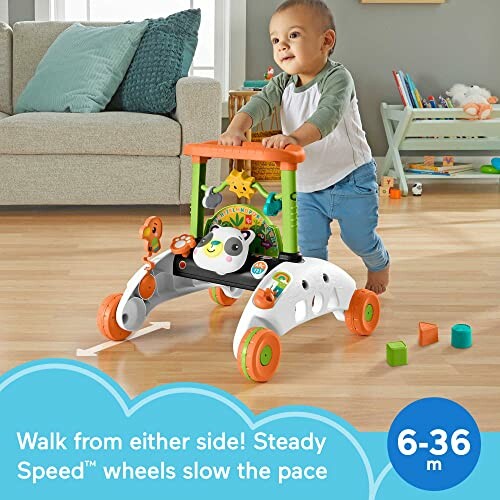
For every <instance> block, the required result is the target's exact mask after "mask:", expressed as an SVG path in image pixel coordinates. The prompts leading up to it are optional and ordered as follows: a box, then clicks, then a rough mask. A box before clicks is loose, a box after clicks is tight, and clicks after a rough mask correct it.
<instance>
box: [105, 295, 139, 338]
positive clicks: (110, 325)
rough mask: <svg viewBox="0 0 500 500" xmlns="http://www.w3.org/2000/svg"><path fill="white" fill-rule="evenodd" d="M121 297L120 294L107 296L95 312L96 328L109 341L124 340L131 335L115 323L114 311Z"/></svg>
mask: <svg viewBox="0 0 500 500" xmlns="http://www.w3.org/2000/svg"><path fill="white" fill-rule="evenodd" d="M122 295H123V294H121V293H114V294H113V295H108V296H107V297H106V298H105V299H104V300H103V301H102V304H101V306H100V307H99V310H98V311H97V328H99V331H100V332H101V333H102V334H103V335H104V336H105V337H107V338H108V339H110V340H125V339H126V338H127V337H128V336H129V335H130V334H131V333H132V332H129V331H128V330H124V329H123V328H122V327H121V326H120V325H119V324H118V323H117V322H116V309H117V307H118V303H119V302H120V299H121V298H122Z"/></svg>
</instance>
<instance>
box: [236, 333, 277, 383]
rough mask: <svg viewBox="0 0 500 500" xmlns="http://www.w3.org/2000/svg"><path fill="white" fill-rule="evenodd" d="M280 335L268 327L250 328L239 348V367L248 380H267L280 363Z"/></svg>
mask: <svg viewBox="0 0 500 500" xmlns="http://www.w3.org/2000/svg"><path fill="white" fill-rule="evenodd" d="M280 356H281V342H280V338H279V336H278V335H277V334H276V333H275V332H273V331H272V330H269V329H268V328H263V327H258V328H250V329H249V330H248V331H247V333H245V336H244V337H243V338H242V339H241V342H240V347H239V348H238V367H239V369H240V371H241V373H242V374H243V376H244V377H246V378H247V379H248V380H253V381H254V382H267V381H268V380H270V379H271V377H272V376H273V375H274V374H275V373H276V370H277V369H278V365H279V363H280Z"/></svg>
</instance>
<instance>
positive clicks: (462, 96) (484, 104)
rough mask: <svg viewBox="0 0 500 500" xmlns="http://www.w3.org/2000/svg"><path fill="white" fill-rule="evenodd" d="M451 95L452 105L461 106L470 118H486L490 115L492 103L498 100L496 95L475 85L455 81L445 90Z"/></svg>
mask: <svg viewBox="0 0 500 500" xmlns="http://www.w3.org/2000/svg"><path fill="white" fill-rule="evenodd" d="M446 95H447V96H449V97H451V101H452V103H453V105H454V106H455V107H457V108H463V110H464V111H465V113H467V114H468V115H470V117H471V118H470V119H471V120H486V119H488V118H489V117H490V115H491V111H492V110H493V106H492V105H493V104H496V103H497V102H498V97H495V96H492V95H491V93H490V92H489V91H488V90H486V89H484V88H481V87H478V86H477V85H464V84H462V83H457V84H455V85H453V87H451V89H450V90H448V91H447V92H446Z"/></svg>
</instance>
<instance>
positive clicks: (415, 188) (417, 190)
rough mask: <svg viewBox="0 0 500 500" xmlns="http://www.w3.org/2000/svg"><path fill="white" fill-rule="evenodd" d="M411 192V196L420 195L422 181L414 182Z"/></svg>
mask: <svg viewBox="0 0 500 500" xmlns="http://www.w3.org/2000/svg"><path fill="white" fill-rule="evenodd" d="M411 192H412V193H413V196H422V183H421V182H416V183H415V184H413V186H412V188H411Z"/></svg>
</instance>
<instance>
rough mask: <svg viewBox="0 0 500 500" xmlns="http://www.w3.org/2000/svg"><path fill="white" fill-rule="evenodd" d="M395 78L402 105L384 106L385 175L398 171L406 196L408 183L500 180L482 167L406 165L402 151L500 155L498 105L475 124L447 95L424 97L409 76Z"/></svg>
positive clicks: (432, 163)
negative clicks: (485, 172) (416, 180)
mask: <svg viewBox="0 0 500 500" xmlns="http://www.w3.org/2000/svg"><path fill="white" fill-rule="evenodd" d="M393 76H394V80H395V82H396V88H397V90H398V92H399V95H400V97H401V102H402V104H401V105H389V104H386V103H382V105H381V113H382V122H383V124H384V130H385V133H386V137H387V143H388V146H389V148H388V151H387V155H386V157H385V162H384V166H383V168H382V175H388V174H389V173H392V171H394V174H395V176H396V177H397V178H399V184H400V187H401V190H402V191H403V194H404V195H406V194H408V183H407V182H406V181H407V179H412V180H413V179H441V178H442V179H450V178H453V179H455V178H456V179H478V178H481V179H489V180H492V181H495V182H499V181H500V175H489V174H484V173H483V172H481V171H480V170H479V165H472V164H465V165H464V164H458V165H457V164H455V165H453V166H450V165H448V164H447V165H446V166H444V165H439V164H435V163H434V162H430V163H429V162H428V163H427V165H424V164H423V163H421V164H415V163H414V164H411V165H403V161H402V159H401V153H403V152H405V153H406V154H408V155H410V154H412V152H420V151H422V152H423V154H424V155H429V154H436V155H437V154H441V155H457V156H459V155H460V154H462V156H469V155H470V154H471V153H472V154H481V155H482V156H494V155H500V105H494V106H493V110H492V113H491V117H490V119H488V120H471V119H470V116H469V115H467V114H466V113H464V111H463V110H462V108H455V107H453V102H452V101H451V99H450V97H449V95H448V93H446V92H444V93H443V94H442V95H439V96H438V97H434V96H432V95H430V96H428V97H427V98H426V97H423V95H422V94H421V93H420V92H419V90H418V88H417V87H416V85H415V82H414V81H413V79H412V77H411V76H410V75H409V74H408V73H405V72H403V71H393ZM412 156H414V154H412Z"/></svg>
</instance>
